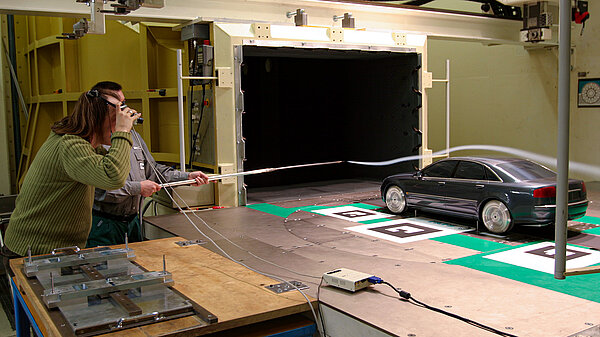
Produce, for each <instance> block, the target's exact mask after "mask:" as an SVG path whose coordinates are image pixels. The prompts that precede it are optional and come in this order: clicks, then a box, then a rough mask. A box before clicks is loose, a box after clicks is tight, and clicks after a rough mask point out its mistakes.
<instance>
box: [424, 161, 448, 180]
mask: <svg viewBox="0 0 600 337" xmlns="http://www.w3.org/2000/svg"><path fill="white" fill-rule="evenodd" d="M455 167H456V160H444V161H440V162H437V163H435V164H433V165H431V166H429V167H427V168H425V169H424V170H423V176H424V177H436V178H450V177H452V172H454V168H455Z"/></svg>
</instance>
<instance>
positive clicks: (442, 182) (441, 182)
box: [438, 181, 446, 185]
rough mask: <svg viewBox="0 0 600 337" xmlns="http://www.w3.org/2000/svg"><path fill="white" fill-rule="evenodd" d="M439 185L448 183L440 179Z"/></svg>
mask: <svg viewBox="0 0 600 337" xmlns="http://www.w3.org/2000/svg"><path fill="white" fill-rule="evenodd" d="M438 185H446V182H445V181H438Z"/></svg>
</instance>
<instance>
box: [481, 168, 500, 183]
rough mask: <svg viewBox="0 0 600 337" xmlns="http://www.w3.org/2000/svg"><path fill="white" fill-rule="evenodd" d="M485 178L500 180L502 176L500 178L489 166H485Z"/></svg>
mask: <svg viewBox="0 0 600 337" xmlns="http://www.w3.org/2000/svg"><path fill="white" fill-rule="evenodd" d="M485 178H486V180H489V181H500V178H498V176H497V175H495V174H494V172H492V170H490V169H489V168H487V167H486V168H485Z"/></svg>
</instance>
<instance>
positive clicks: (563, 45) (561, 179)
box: [554, 0, 571, 280]
mask: <svg viewBox="0 0 600 337" xmlns="http://www.w3.org/2000/svg"><path fill="white" fill-rule="evenodd" d="M558 32H559V33H558V139H557V143H558V146H557V151H556V168H557V171H558V174H557V178H556V219H555V226H554V228H555V229H554V231H555V233H554V242H555V253H554V278H555V279H559V280H562V279H564V278H565V269H566V256H567V210H568V208H567V201H568V190H569V115H570V111H569V108H570V104H571V101H570V96H569V92H570V89H571V88H570V72H571V0H560V3H559V28H558Z"/></svg>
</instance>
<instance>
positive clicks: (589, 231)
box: [582, 227, 600, 235]
mask: <svg viewBox="0 0 600 337" xmlns="http://www.w3.org/2000/svg"><path fill="white" fill-rule="evenodd" d="M582 233H585V234H594V235H600V227H596V228H590V229H586V230H584V231H582Z"/></svg>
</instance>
